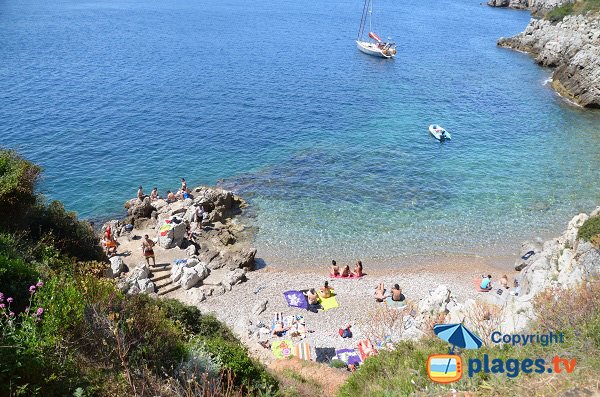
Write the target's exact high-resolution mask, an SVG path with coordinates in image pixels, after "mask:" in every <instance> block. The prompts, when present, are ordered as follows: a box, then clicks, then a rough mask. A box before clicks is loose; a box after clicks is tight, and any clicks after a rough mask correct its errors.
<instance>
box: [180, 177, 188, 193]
mask: <svg viewBox="0 0 600 397" xmlns="http://www.w3.org/2000/svg"><path fill="white" fill-rule="evenodd" d="M181 191H182V192H187V182H186V181H185V178H181Z"/></svg>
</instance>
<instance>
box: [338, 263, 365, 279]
mask: <svg viewBox="0 0 600 397" xmlns="http://www.w3.org/2000/svg"><path fill="white" fill-rule="evenodd" d="M329 274H330V276H331V277H362V276H363V275H364V273H363V264H362V262H361V261H358V262H356V264H355V265H354V271H350V266H348V265H346V266H344V267H343V268H342V271H341V272H340V267H339V266H338V264H337V263H336V261H334V260H332V261H331V270H330V273H329Z"/></svg>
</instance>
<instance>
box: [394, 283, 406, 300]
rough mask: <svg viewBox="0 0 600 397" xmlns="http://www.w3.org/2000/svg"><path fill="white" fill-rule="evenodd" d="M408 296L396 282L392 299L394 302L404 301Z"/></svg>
mask: <svg viewBox="0 0 600 397" xmlns="http://www.w3.org/2000/svg"><path fill="white" fill-rule="evenodd" d="M404 299H406V297H405V296H404V295H403V294H402V290H401V289H400V286H399V285H398V284H394V288H392V300H393V301H394V302H402V301H403V300H404Z"/></svg>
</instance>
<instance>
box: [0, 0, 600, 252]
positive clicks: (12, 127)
mask: <svg viewBox="0 0 600 397" xmlns="http://www.w3.org/2000/svg"><path fill="white" fill-rule="evenodd" d="M361 12H362V2H361V1H359V0H332V1H327V2H323V1H317V2H291V1H286V2H283V1H274V0H266V1H260V2H253V3H248V2H246V1H242V0H223V1H219V2H205V1H187V0H172V1H152V0H144V1H142V0H118V1H117V0H106V1H86V0H63V1H57V0H44V1H41V0H19V1H12V2H7V1H4V2H2V3H0V142H1V144H2V145H3V146H7V147H11V148H16V149H18V150H19V151H21V152H22V153H23V154H24V155H26V156H27V157H28V158H30V159H31V160H33V161H35V162H37V163H39V164H41V165H42V166H43V167H44V169H45V174H44V175H45V176H44V179H43V181H42V185H41V190H42V191H43V192H44V193H45V194H46V195H47V196H48V197H50V198H57V199H60V200H62V201H64V202H65V204H66V206H67V207H68V208H70V209H73V210H75V211H77V212H78V213H79V214H80V215H81V216H83V217H92V218H98V217H99V218H101V217H105V216H111V215H115V214H119V212H120V211H121V208H122V204H123V202H124V201H125V200H126V199H128V198H130V197H133V196H134V195H135V192H136V188H137V186H138V185H139V184H142V185H143V186H144V188H145V190H146V191H149V190H150V189H151V188H152V187H153V186H158V187H159V189H160V190H161V191H162V192H164V191H166V190H167V189H175V188H177V186H178V183H179V178H180V177H182V176H183V177H186V178H187V179H188V181H189V182H190V184H191V185H196V184H215V183H217V181H218V180H220V179H223V181H222V182H220V183H222V184H223V185H224V186H226V187H229V188H232V189H234V190H236V191H238V192H239V193H240V194H242V195H244V196H245V197H247V198H249V199H250V200H251V201H252V203H253V209H255V210H256V218H255V223H256V224H257V225H258V226H259V228H260V229H259V233H258V235H257V241H256V244H257V246H258V248H259V253H260V254H261V255H263V256H265V257H268V258H274V257H279V258H287V259H288V260H289V262H290V263H291V262H295V261H304V262H312V261H322V260H325V259H328V258H330V257H337V258H342V259H344V258H356V257H361V258H369V257H370V258H372V259H374V258H378V260H380V261H382V262H384V261H386V260H387V259H389V258H397V257H398V256H402V255H407V254H425V253H434V254H447V253H468V254H489V253H500V254H506V253H511V252H513V251H515V250H516V249H517V248H518V244H519V242H520V241H521V240H522V239H524V238H530V237H532V236H536V235H540V234H544V233H556V232H558V231H559V230H561V228H563V227H564V225H565V224H566V222H567V221H568V219H570V217H571V216H572V215H573V214H575V213H576V212H577V211H580V210H590V209H591V208H593V207H594V206H595V205H596V204H598V203H600V184H598V183H597V181H598V176H599V172H598V170H599V169H600V133H599V130H600V113H599V112H592V111H583V110H580V109H578V108H575V107H573V106H570V105H568V104H566V103H565V102H564V101H563V100H561V99H560V98H559V97H558V96H556V95H555V94H554V92H553V91H552V90H551V89H550V88H549V87H548V86H547V85H545V84H544V81H545V80H546V79H547V78H548V77H549V75H550V73H549V71H547V70H544V69H541V68H539V67H538V66H536V65H535V64H534V62H533V61H532V60H531V58H529V57H528V56H527V55H524V54H520V53H517V52H513V51H510V50H506V49H502V48H498V47H496V45H495V43H496V40H497V39H498V38H499V37H500V36H509V35H513V34H516V33H517V32H519V31H521V30H523V29H524V27H525V26H526V24H527V21H528V20H529V15H528V13H526V12H517V11H509V10H502V9H494V8H489V7H487V6H485V5H481V4H480V2H479V1H464V0H419V1H417V0H407V1H403V2H398V1H391V0H379V1H377V2H376V3H375V15H376V17H377V19H376V27H377V31H378V32H379V33H380V34H381V35H382V36H383V37H387V36H390V35H391V36H393V38H394V39H395V41H396V42H397V43H398V50H399V54H398V57H397V59H395V60H393V61H386V60H381V59H375V58H371V57H368V56H366V55H364V54H361V53H359V52H358V51H357V50H356V48H355V46H354V39H355V35H356V30H357V28H358V23H359V19H360V14H361ZM431 123H439V124H441V125H443V126H445V127H446V128H447V129H448V130H449V131H450V132H451V133H452V134H453V140H452V141H451V142H447V143H444V144H440V143H438V142H436V141H435V140H433V138H431V137H430V136H429V135H428V133H427V126H428V125H429V124H431Z"/></svg>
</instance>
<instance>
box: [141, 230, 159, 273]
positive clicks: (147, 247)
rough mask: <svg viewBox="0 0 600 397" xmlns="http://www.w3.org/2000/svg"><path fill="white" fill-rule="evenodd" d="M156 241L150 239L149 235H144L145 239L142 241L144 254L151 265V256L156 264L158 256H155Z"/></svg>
mask: <svg viewBox="0 0 600 397" xmlns="http://www.w3.org/2000/svg"><path fill="white" fill-rule="evenodd" d="M154 244H155V243H154V241H152V240H150V237H148V235H147V234H146V235H144V241H143V242H142V254H144V258H146V263H148V266H150V258H152V264H153V265H154V266H156V258H155V257H154Z"/></svg>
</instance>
